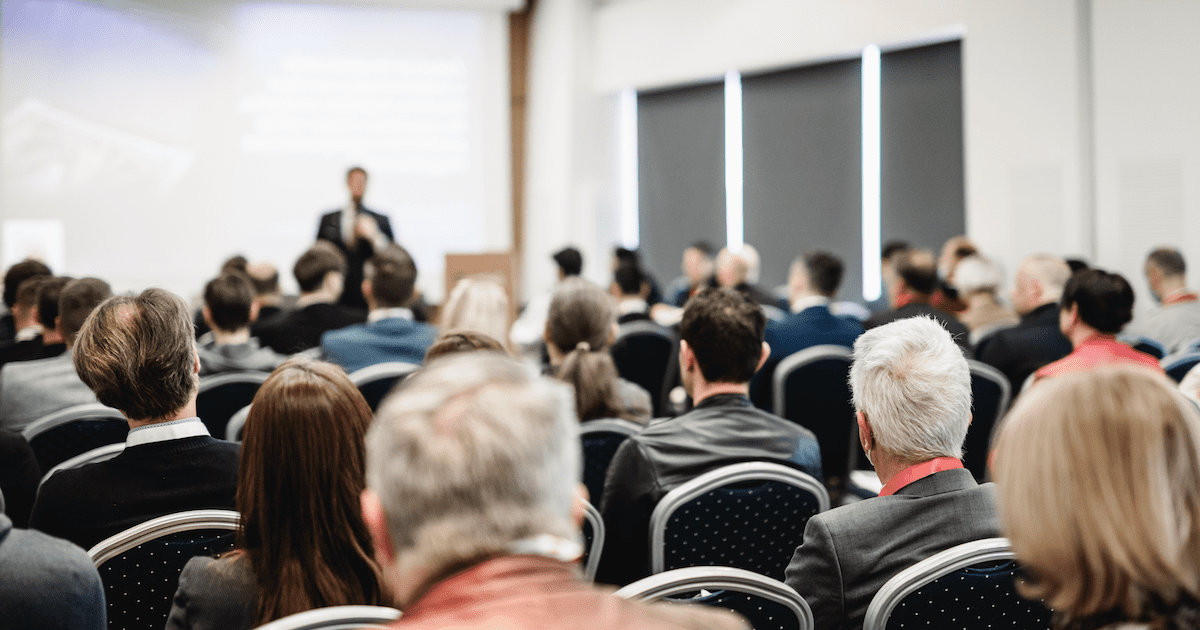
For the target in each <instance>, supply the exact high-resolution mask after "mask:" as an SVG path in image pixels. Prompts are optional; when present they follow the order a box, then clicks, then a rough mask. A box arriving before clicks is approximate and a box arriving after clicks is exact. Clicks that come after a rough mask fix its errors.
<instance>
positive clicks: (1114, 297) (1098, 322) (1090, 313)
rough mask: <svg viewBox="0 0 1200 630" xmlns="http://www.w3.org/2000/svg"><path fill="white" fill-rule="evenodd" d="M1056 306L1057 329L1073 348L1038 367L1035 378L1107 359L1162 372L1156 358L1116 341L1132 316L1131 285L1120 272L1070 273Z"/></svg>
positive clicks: (1108, 361)
mask: <svg viewBox="0 0 1200 630" xmlns="http://www.w3.org/2000/svg"><path fill="white" fill-rule="evenodd" d="M1059 309H1060V310H1059V315H1058V327H1059V330H1061V331H1062V334H1063V335H1064V336H1066V338H1067V339H1069V340H1070V341H1071V347H1072V348H1074V349H1073V350H1072V351H1071V354H1068V355H1067V356H1065V357H1063V358H1061V359H1059V360H1057V361H1055V362H1054V363H1050V364H1048V365H1046V366H1043V367H1042V368H1040V369H1038V371H1037V372H1035V373H1034V375H1035V376H1034V378H1035V379H1043V378H1049V377H1052V376H1058V375H1060V374H1065V373H1067V372H1080V371H1085V370H1091V369H1094V368H1096V367H1097V366H1100V365H1106V364H1109V363H1137V364H1140V365H1143V366H1145V367H1147V368H1150V369H1151V370H1154V371H1156V372H1159V373H1162V368H1161V367H1159V365H1158V359H1156V358H1154V357H1152V356H1150V355H1148V354H1146V353H1144V352H1138V351H1137V350H1134V349H1133V348H1131V347H1129V346H1128V345H1127V344H1124V343H1121V342H1120V341H1117V333H1119V332H1121V328H1122V327H1123V326H1124V325H1125V324H1126V323H1128V322H1129V320H1130V319H1131V318H1132V317H1133V287H1131V286H1129V283H1128V282H1126V280H1125V278H1124V277H1122V276H1121V275H1120V274H1116V273H1108V272H1106V271H1103V270H1100V269H1085V270H1083V271H1080V272H1079V273H1077V274H1075V275H1073V276H1071V279H1070V280H1068V281H1067V286H1066V287H1065V288H1064V289H1063V294H1062V301H1061V302H1060V303H1059Z"/></svg>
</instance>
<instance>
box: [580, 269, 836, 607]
mask: <svg viewBox="0 0 1200 630" xmlns="http://www.w3.org/2000/svg"><path fill="white" fill-rule="evenodd" d="M765 327H766V318H765V316H764V315H763V313H762V309H760V308H759V307H758V306H756V305H755V304H754V303H752V302H750V301H748V300H747V299H745V297H744V296H742V295H741V294H740V293H738V292H736V291H733V290H730V289H706V290H704V291H701V292H700V293H697V294H696V295H695V296H693V297H692V299H691V300H689V301H688V303H687V306H686V307H685V308H684V313H683V320H682V321H681V322H680V333H681V336H682V340H681V341H680V342H679V364H680V372H681V375H682V378H683V386H684V388H685V389H686V390H687V392H688V394H690V395H691V397H692V400H694V401H696V403H695V405H696V406H695V408H694V409H693V410H692V411H689V412H688V413H685V414H683V415H681V416H678V417H675V418H665V419H661V420H656V421H654V422H652V423H650V425H649V426H647V427H646V428H645V429H644V430H642V432H641V433H639V434H637V435H634V436H632V437H630V438H629V439H627V440H625V442H624V443H622V444H621V446H620V448H619V449H618V450H617V453H616V455H615V456H614V457H613V461H612V464H611V465H610V466H609V469H608V477H607V479H606V480H605V484H604V496H603V497H602V498H601V500H600V512H601V514H602V515H603V516H604V523H605V527H606V534H605V541H604V553H603V554H602V555H601V556H600V568H599V572H598V573H597V575H596V580H597V581H599V582H604V583H608V584H628V583H629V582H632V581H634V580H637V579H639V578H642V577H645V576H646V575H649V573H650V536H649V525H650V514H651V512H652V511H653V510H654V506H655V505H656V504H657V503H658V501H659V500H660V499H662V497H663V496H664V495H665V494H666V493H667V492H669V491H671V490H673V489H675V488H676V487H678V486H679V485H680V484H682V483H683V482H685V481H688V480H690V479H693V478H695V477H697V476H699V475H702V474H704V473H706V472H708V471H710V470H713V469H715V468H719V467H721V466H725V465H728V464H736V463H739V462H746V461H769V462H776V463H780V464H784V465H788V466H792V467H795V468H798V469H800V470H802V471H803V472H806V473H808V474H810V475H812V476H813V477H815V478H816V479H818V480H820V479H821V451H820V448H819V447H818V445H817V440H816V438H815V437H814V436H813V434H812V432H810V431H808V430H807V429H805V428H803V427H801V426H800V425H798V424H796V423H794V422H790V421H788V420H784V419H783V418H780V417H778V416H775V415H772V414H769V413H767V412H765V411H762V410H760V409H755V408H754V406H753V405H752V404H750V398H749V389H750V385H749V383H750V377H752V376H753V375H754V372H755V371H756V370H757V369H758V368H759V367H760V366H761V365H762V363H763V362H764V361H766V359H767V356H768V354H769V353H770V349H769V348H768V347H767V345H766V344H765V343H764V342H763V331H764V328H765Z"/></svg>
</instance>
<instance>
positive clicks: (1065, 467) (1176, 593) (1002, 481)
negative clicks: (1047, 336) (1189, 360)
mask: <svg viewBox="0 0 1200 630" xmlns="http://www.w3.org/2000/svg"><path fill="white" fill-rule="evenodd" d="M993 472H994V474H995V476H996V480H997V484H996V486H997V495H998V498H999V502H1000V511H1001V515H1002V517H1003V522H1004V525H1005V529H1006V532H1005V535H1006V536H1008V537H1009V539H1010V540H1011V542H1012V546H1013V550H1014V551H1015V552H1016V555H1017V558H1018V559H1019V560H1020V561H1021V563H1022V565H1023V566H1024V568H1025V569H1026V571H1027V572H1028V574H1029V577H1030V579H1029V580H1026V581H1025V583H1024V584H1023V585H1022V591H1023V592H1025V593H1026V594H1027V595H1028V596H1031V597H1033V598H1044V599H1045V601H1046V604H1047V605H1048V606H1049V607H1051V608H1053V609H1054V610H1055V611H1056V612H1057V613H1060V614H1062V615H1064V617H1065V619H1064V621H1068V622H1078V621H1081V620H1086V619H1088V618H1089V617H1090V618H1100V619H1104V620H1105V621H1104V623H1113V622H1117V621H1120V620H1131V621H1132V620H1137V621H1142V622H1148V623H1149V625H1148V626H1147V627H1155V628H1160V627H1172V628H1174V627H1179V628H1183V627H1194V625H1172V624H1171V623H1170V622H1169V620H1170V617H1171V614H1172V612H1173V609H1174V608H1175V607H1176V606H1177V605H1178V604H1179V603H1180V600H1181V599H1182V600H1185V601H1188V602H1189V603H1190V605H1191V606H1193V607H1194V606H1195V602H1196V601H1197V600H1200V565H1198V564H1197V563H1196V561H1195V559H1196V558H1197V557H1200V416H1198V415H1197V412H1196V408H1195V407H1194V406H1193V405H1192V404H1191V403H1190V402H1188V401H1187V400H1186V399H1184V398H1183V397H1182V396H1181V395H1180V394H1179V393H1178V392H1176V391H1174V387H1173V384H1172V383H1170V382H1169V381H1167V379H1166V378H1165V377H1163V376H1162V375H1161V374H1155V373H1153V372H1151V371H1150V370H1147V369H1145V368H1142V367H1138V366H1129V365H1119V366H1106V367H1102V368H1098V369H1096V370H1091V371H1088V372H1079V373H1073V374H1064V375H1062V376H1060V377H1056V378H1053V379H1050V380H1048V381H1047V382H1046V383H1044V384H1040V385H1038V386H1037V387H1035V388H1033V389H1032V390H1030V391H1029V392H1027V393H1025V394H1022V395H1021V397H1020V398H1019V399H1018V400H1017V404H1016V405H1015V406H1014V407H1013V409H1012V411H1011V412H1010V413H1009V414H1008V416H1007V418H1006V419H1005V423H1004V425H1003V429H1002V430H1001V433H1000V435H999V438H998V445H997V447H996V451H995V459H994V465H993ZM1192 614H1193V615H1194V614H1195V611H1194V609H1193V610H1192ZM1164 619H1166V620H1168V623H1167V624H1166V625H1159V624H1160V622H1161V621H1162V620H1164ZM1104 623H1097V624H1090V625H1089V624H1085V625H1082V626H1079V627H1099V626H1100V625H1104ZM1106 627H1107V626H1106ZM1139 627H1140V626H1139Z"/></svg>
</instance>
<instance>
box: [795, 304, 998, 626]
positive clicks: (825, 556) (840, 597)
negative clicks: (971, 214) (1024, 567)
mask: <svg viewBox="0 0 1200 630" xmlns="http://www.w3.org/2000/svg"><path fill="white" fill-rule="evenodd" d="M850 386H851V389H852V390H853V391H854V407H855V409H856V413H857V417H858V431H859V440H860V442H861V443H862V448H863V451H864V452H866V454H867V459H869V460H870V461H871V463H872V464H873V465H874V467H875V472H876V473H877V474H878V475H879V480H880V481H881V482H883V484H884V485H883V490H882V491H881V492H880V494H879V497H877V498H872V499H868V500H866V501H861V502H858V503H852V504H849V505H844V506H842V507H838V508H834V509H833V510H830V511H828V512H823V513H821V514H818V515H816V516H814V517H812V518H811V519H810V520H809V521H808V525H807V527H805V530H804V544H802V545H801V546H800V547H799V548H797V549H796V553H795V556H794V557H793V558H792V562H791V564H790V565H789V566H788V569H787V583H788V585H789V586H791V587H792V588H795V589H796V591H797V592H799V593H800V595H802V596H803V597H804V599H805V601H807V602H808V605H809V607H810V608H812V612H813V616H814V617H815V618H816V627H818V628H824V629H829V630H836V629H839V628H849V629H853V628H861V627H862V625H863V619H864V617H865V615H866V611H867V606H868V605H869V604H870V602H871V598H872V597H874V596H875V593H876V592H877V591H878V590H879V588H880V587H881V586H883V584H884V583H885V582H887V581H888V580H889V579H891V578H892V577H894V576H895V575H896V574H897V573H899V572H900V571H902V570H904V569H906V568H908V567H909V566H911V565H913V564H914V563H916V562H919V561H921V560H924V559H925V558H928V557H929V556H932V555H933V554H935V553H938V552H939V551H943V550H945V549H948V548H950V547H953V546H954V545H957V544H959V543H964V542H968V541H971V540H977V539H981V538H990V537H993V536H998V535H999V528H1000V524H999V521H998V519H997V518H996V514H995V506H994V500H995V499H994V495H995V488H994V486H993V485H992V484H984V485H982V486H980V485H978V484H976V483H975V479H974V477H972V476H971V472H970V471H968V470H966V469H965V468H963V465H962V461H961V460H962V444H963V440H964V439H965V438H966V435H967V425H969V424H970V423H971V375H970V370H969V368H968V367H967V361H966V359H965V358H964V357H963V355H962V352H960V351H959V350H958V348H957V347H956V346H955V345H954V342H953V340H952V339H951V337H950V333H948V332H947V331H946V330H945V329H944V328H943V327H942V326H941V325H940V323H939V322H937V321H935V320H933V319H930V318H928V317H912V318H908V319H902V320H899V321H895V322H892V323H890V324H884V325H882V326H879V327H877V328H872V329H871V330H868V331H867V332H866V333H864V334H863V335H862V336H861V337H859V338H858V341H856V342H855V343H854V363H853V365H852V366H851V368H850Z"/></svg>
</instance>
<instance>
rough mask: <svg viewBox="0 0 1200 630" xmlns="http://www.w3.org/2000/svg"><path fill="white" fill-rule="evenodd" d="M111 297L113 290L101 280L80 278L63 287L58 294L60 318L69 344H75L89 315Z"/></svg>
mask: <svg viewBox="0 0 1200 630" xmlns="http://www.w3.org/2000/svg"><path fill="white" fill-rule="evenodd" d="M110 297H112V289H111V288H110V287H109V286H108V283H107V282H105V281H103V280H101V279H99V278H80V279H78V280H71V281H70V282H68V283H67V284H65V285H63V288H62V290H61V292H60V293H59V294H58V317H59V320H60V322H61V324H62V333H63V339H65V340H66V341H67V343H68V344H71V343H74V341H75V337H76V336H77V335H78V334H79V330H80V329H81V328H83V323H84V322H85V321H87V318H88V315H91V314H92V311H93V310H95V309H96V307H97V306H99V305H100V303H101V302H103V301H104V300H107V299H108V298H110ZM76 352H78V350H76Z"/></svg>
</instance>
